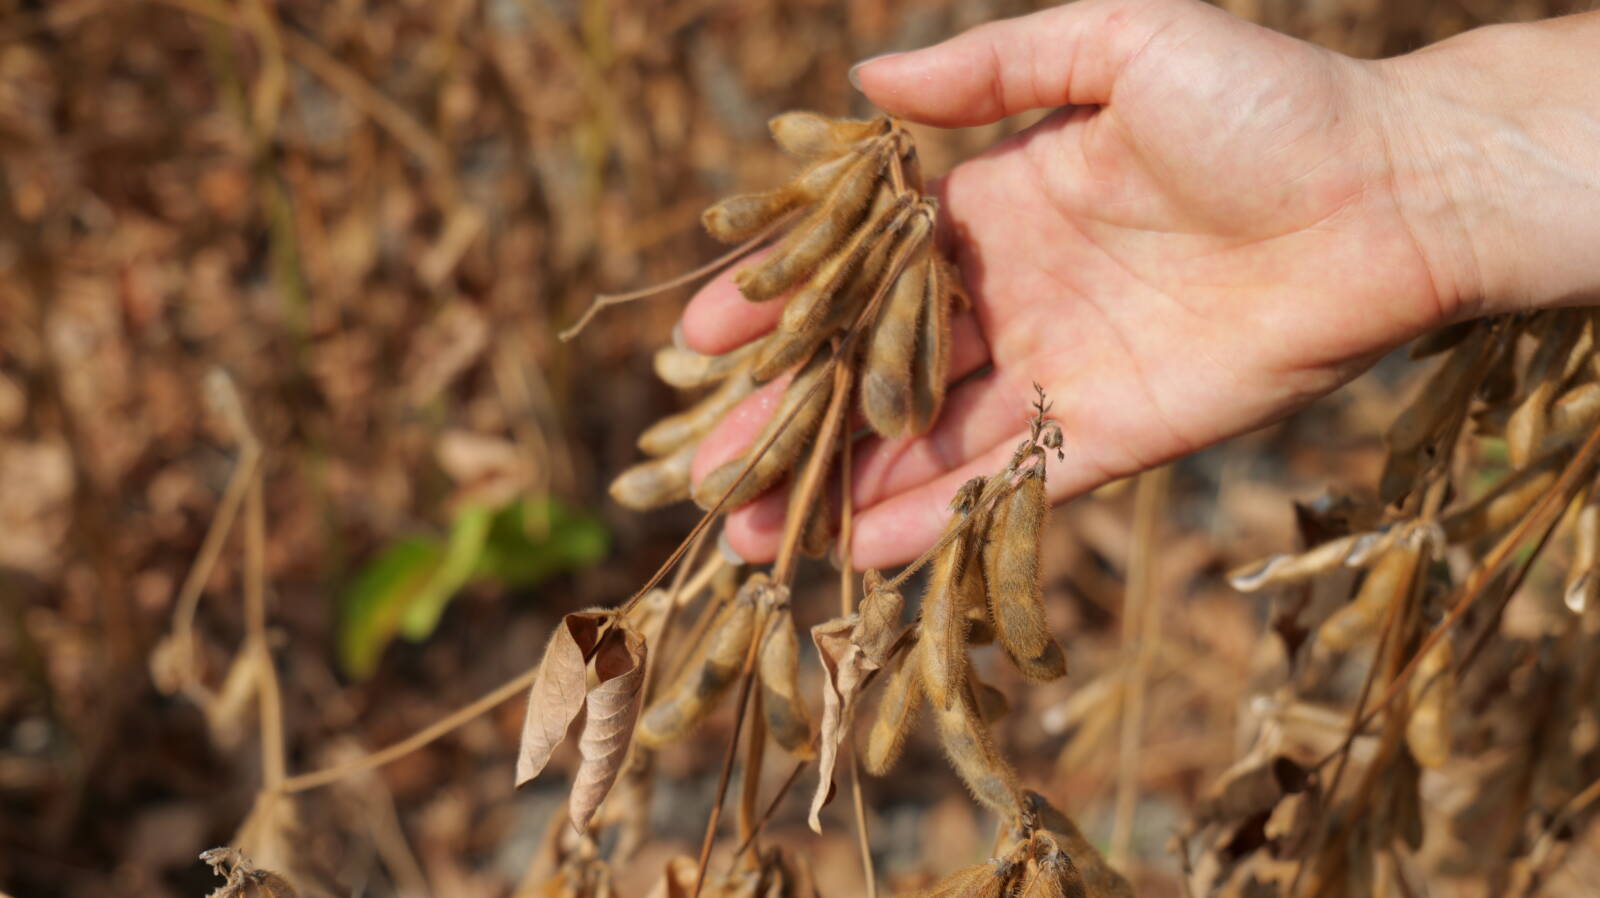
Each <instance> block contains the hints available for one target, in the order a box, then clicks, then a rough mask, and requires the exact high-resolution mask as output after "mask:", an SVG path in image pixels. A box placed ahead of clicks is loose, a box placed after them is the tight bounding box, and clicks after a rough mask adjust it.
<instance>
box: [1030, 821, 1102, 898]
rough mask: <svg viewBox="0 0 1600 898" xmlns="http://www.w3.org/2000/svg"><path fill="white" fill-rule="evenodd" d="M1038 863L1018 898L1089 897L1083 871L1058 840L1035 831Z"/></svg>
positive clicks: (1035, 851)
mask: <svg viewBox="0 0 1600 898" xmlns="http://www.w3.org/2000/svg"><path fill="white" fill-rule="evenodd" d="M1033 838H1034V843H1035V844H1034V846H1033V847H1034V853H1035V856H1034V865H1033V870H1032V871H1031V874H1030V876H1029V878H1028V879H1027V881H1026V882H1025V883H1024V884H1023V887H1022V890H1021V891H1020V892H1018V893H1017V898H1087V896H1088V894H1089V892H1088V887H1087V885H1086V884H1085V882H1084V878H1083V874H1082V873H1079V872H1078V868H1077V866H1076V865H1075V864H1073V863H1072V858H1071V857H1069V856H1068V855H1067V853H1066V852H1064V851H1062V850H1061V849H1060V848H1059V847H1058V846H1057V845H1056V844H1055V840H1054V839H1052V838H1050V837H1049V836H1047V835H1045V834H1043V833H1035V834H1034V837H1033Z"/></svg>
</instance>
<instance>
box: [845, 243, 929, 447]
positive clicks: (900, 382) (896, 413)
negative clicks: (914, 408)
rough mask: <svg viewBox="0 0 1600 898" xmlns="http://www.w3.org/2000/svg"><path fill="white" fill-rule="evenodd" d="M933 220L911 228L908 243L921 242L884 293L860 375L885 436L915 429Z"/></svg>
mask: <svg viewBox="0 0 1600 898" xmlns="http://www.w3.org/2000/svg"><path fill="white" fill-rule="evenodd" d="M932 226H933V222H932V220H931V219H929V218H927V217H925V216H922V215H918V216H917V217H916V218H915V219H913V222H912V223H911V225H910V226H909V227H908V228H907V239H908V242H909V241H910V240H912V239H915V240H919V241H921V245H920V246H919V247H918V249H917V251H916V252H915V253H914V254H913V255H912V256H911V259H910V261H909V262H908V263H907V264H906V267H905V269H904V270H902V271H901V272H900V276H899V277H898V278H895V282H894V285H893V286H892V287H891V288H890V290H889V295H888V296H887V297H885V301H884V306H883V311H882V312H880V313H879V314H878V319H877V321H876V322H874V323H873V326H872V335H871V336H872V339H871V340H869V341H868V342H867V350H866V360H865V363H864V365H863V370H862V374H861V414H862V416H863V417H865V418H866V419H867V423H868V424H869V425H871V427H872V429H873V430H874V431H875V432H876V433H877V434H878V435H879V436H881V437H885V438H892V437H897V436H900V435H901V434H903V433H905V432H906V431H907V430H908V429H909V428H910V427H911V366H912V361H913V359H914V358H915V356H916V351H917V331H918V325H920V324H921V320H922V310H923V306H924V305H925V299H926V296H927V292H928V273H929V270H930V267H931V266H930V264H929V261H928V259H929V256H930V255H931V254H932V252H933V250H932V248H931V245H930V244H931V241H929V240H927V239H926V236H927V233H928V232H929V230H931V229H932Z"/></svg>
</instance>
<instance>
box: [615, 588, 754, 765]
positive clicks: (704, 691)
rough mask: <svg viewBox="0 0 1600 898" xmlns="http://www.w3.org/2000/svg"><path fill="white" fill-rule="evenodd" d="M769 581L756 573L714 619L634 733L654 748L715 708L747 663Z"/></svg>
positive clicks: (689, 728) (687, 729) (675, 737)
mask: <svg viewBox="0 0 1600 898" xmlns="http://www.w3.org/2000/svg"><path fill="white" fill-rule="evenodd" d="M766 584H767V577H766V575H765V574H752V575H751V576H750V579H748V580H746V581H745V583H744V585H743V586H741V587H740V588H739V594H738V595H737V596H735V597H734V600H733V602H731V603H730V604H729V605H728V607H727V608H724V609H723V610H722V613H721V614H719V615H718V616H717V618H716V619H715V620H714V621H712V623H711V629H710V632H708V633H707V634H706V637H705V642H704V647H703V648H702V649H700V650H697V656H696V657H695V658H694V659H692V661H691V663H690V664H689V665H687V666H686V667H685V668H684V670H683V673H682V674H681V675H680V676H679V677H678V679H677V682H675V683H673V684H672V688H670V689H668V690H667V691H666V692H665V693H664V694H663V695H662V697H661V698H660V699H657V700H656V702H655V704H653V705H651V706H650V707H649V708H648V709H647V710H646V711H645V712H644V715H643V716H641V717H640V718H639V728H638V730H637V731H636V733H635V735H636V736H637V737H638V739H639V741H640V742H642V743H644V744H645V745H646V746H649V747H651V748H660V747H661V746H663V745H666V744H667V743H669V742H673V741H676V740H678V739H681V738H683V737H684V736H685V735H687V734H688V733H689V732H690V731H692V730H693V729H694V728H695V727H696V726H698V725H699V724H700V721H702V720H704V719H705V717H706V715H707V714H709V713H711V709H712V707H713V706H714V705H715V704H716V702H717V699H719V698H721V697H722V695H723V693H725V692H727V691H728V687H730V686H732V685H733V681H734V680H736V679H738V677H739V671H740V670H741V669H742V668H743V667H744V656H745V654H746V652H748V651H749V649H750V640H751V639H754V638H755V625H756V602H755V597H756V595H757V594H758V593H759V591H760V590H762V589H764V588H765V587H766Z"/></svg>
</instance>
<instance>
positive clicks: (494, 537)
mask: <svg viewBox="0 0 1600 898" xmlns="http://www.w3.org/2000/svg"><path fill="white" fill-rule="evenodd" d="M609 543H610V534H609V533H608V532H607V530H606V528H605V525H604V524H602V523H601V522H600V521H599V519H597V518H595V517H592V516H590V515H587V514H584V513H583V512H581V511H576V510H574V509H570V508H568V507H567V506H565V505H563V504H561V503H560V502H557V501H556V500H554V499H550V498H528V499H523V500H521V501H519V502H516V503H513V504H511V505H508V506H506V507H504V508H500V509H493V508H489V507H486V506H481V505H469V506H466V507H464V508H462V509H461V510H460V512H458V513H457V515H456V519H455V521H454V522H452V524H451V527H450V534H449V537H448V538H447V539H445V540H442V541H441V540H440V539H438V538H435V537H411V538H407V539H402V540H398V541H396V542H394V543H391V544H390V545H389V546H387V547H386V548H385V549H384V550H383V551H382V552H380V553H379V554H378V557H377V558H375V559H373V561H372V562H371V563H369V564H368V565H367V566H366V567H365V568H364V569H363V570H362V571H361V573H360V574H358V575H357V576H356V579H355V580H354V581H353V582H352V583H351V584H350V586H349V587H348V588H347V589H346V590H345V591H344V592H343V594H342V595H341V596H340V598H339V611H340V621H339V662H340V666H341V667H342V668H343V669H344V671H345V673H346V674H348V675H349V676H351V677H355V678H358V679H363V678H366V677H368V676H371V675H372V672H373V671H374V670H376V669H377V666H378V660H379V659H380V658H381V657H382V656H383V650H384V648H385V647H387V646H388V644H389V642H390V641H391V640H393V639H394V637H395V635H396V634H399V635H402V636H404V637H405V638H407V639H409V640H411V641H412V642H420V641H422V640H424V639H427V638H428V637H429V636H431V635H432V634H433V631H434V630H435V628H437V627H438V625H439V618H440V617H441V616H442V615H443V614H444V609H445V607H446V606H447V605H449V604H450V600H451V599H453V598H454V597H455V596H456V594H457V593H459V592H460V591H461V590H462V588H464V587H466V586H468V585H470V584H472V583H477V582H484V581H496V582H499V583H503V584H505V585H506V586H513V587H529V586H535V585H537V584H539V583H542V582H544V581H545V580H547V579H549V578H550V577H552V576H555V575H556V574H560V573H562V572H565V571H569V570H573V569H576V568H581V567H586V566H588V565H592V564H594V563H596V562H598V561H600V559H602V558H604V557H605V554H606V551H607V549H608V547H609Z"/></svg>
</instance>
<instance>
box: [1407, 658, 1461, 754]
mask: <svg viewBox="0 0 1600 898" xmlns="http://www.w3.org/2000/svg"><path fill="white" fill-rule="evenodd" d="M1451 658H1452V653H1451V650H1450V637H1449V635H1448V634H1447V635H1445V636H1443V637H1441V638H1440V639H1439V641H1438V642H1436V643H1434V644H1433V647H1432V648H1430V649H1428V651H1427V653H1426V654H1424V655H1423V656H1422V659H1421V660H1420V661H1418V662H1417V669H1416V672H1414V673H1413V674H1412V675H1411V682H1409V683H1408V684H1406V692H1407V694H1408V696H1409V697H1410V700H1411V718H1410V719H1409V720H1407V721H1406V745H1408V746H1410V748H1411V755H1412V757H1414V758H1416V759H1417V763H1418V764H1421V765H1422V766H1424V767H1428V768H1438V767H1443V766H1444V764H1445V762H1446V761H1449V760H1450V710H1451V706H1452V705H1453V704H1454V699H1455V683H1454V682H1453V681H1452V680H1451V673H1450V665H1451Z"/></svg>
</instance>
